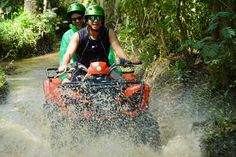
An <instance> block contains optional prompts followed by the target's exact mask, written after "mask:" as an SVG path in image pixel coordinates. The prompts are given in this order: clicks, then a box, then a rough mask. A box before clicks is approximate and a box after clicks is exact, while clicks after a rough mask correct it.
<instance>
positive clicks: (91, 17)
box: [88, 15, 103, 21]
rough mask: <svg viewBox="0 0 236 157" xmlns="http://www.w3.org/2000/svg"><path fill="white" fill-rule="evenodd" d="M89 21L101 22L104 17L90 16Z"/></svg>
mask: <svg viewBox="0 0 236 157" xmlns="http://www.w3.org/2000/svg"><path fill="white" fill-rule="evenodd" d="M88 19H89V20H91V21H95V20H98V21H101V20H102V19H103V17H102V16H94V15H92V16H89V17H88Z"/></svg>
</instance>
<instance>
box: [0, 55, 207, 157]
mask: <svg viewBox="0 0 236 157" xmlns="http://www.w3.org/2000/svg"><path fill="white" fill-rule="evenodd" d="M57 62H58V58H57V54H50V55H46V56H41V57H36V58H32V59H26V60H22V61H19V62H16V63H15V65H16V66H17V70H16V74H13V75H10V76H8V78H7V80H8V82H9V88H10V89H9V90H10V92H9V94H8V96H7V98H6V102H5V103H4V104H1V105H0V143H1V144H0V156H4V157H5V156H7V157H16V156H17V157H51V156H52V154H53V151H52V149H51V139H50V127H49V126H48V125H46V124H45V123H44V122H43V118H44V117H43V116H44V115H43V112H42V106H43V104H44V96H43V90H42V81H43V80H44V79H46V76H45V72H44V71H45V69H46V68H47V67H52V66H56V65H57ZM154 85H155V87H154V88H153V90H152V93H151V98H150V110H151V112H152V113H153V114H154V116H155V118H156V120H157V121H158V123H159V125H160V132H161V144H162V146H161V148H160V150H159V151H153V150H152V149H151V148H150V147H148V146H146V145H142V144H139V145H137V144H134V142H132V141H131V140H129V137H127V136H126V133H123V136H124V138H121V137H120V134H117V133H115V132H114V133H113V132H112V133H109V134H104V135H101V136H98V137H95V136H91V135H89V134H88V132H87V130H86V129H85V130H83V131H82V132H79V133H78V132H76V131H73V130H71V129H70V127H68V128H65V130H64V132H63V133H62V134H60V135H61V137H62V140H64V141H66V142H67V143H66V144H65V145H64V146H63V147H61V148H60V149H58V150H57V156H58V157H68V156H69V157H99V156H107V157H133V156H135V157H144V156H145V157H154V156H155V157H156V156H160V157H170V156H171V157H200V156H201V151H200V147H199V144H200V142H199V138H200V136H201V133H199V132H195V131H193V129H192V124H193V122H196V121H202V120H204V119H205V117H204V114H201V112H200V110H198V109H196V106H195V104H196V102H194V99H193V95H194V90H193V88H187V89H186V88H181V87H179V85H178V84H154ZM68 126H69V124H68Z"/></svg>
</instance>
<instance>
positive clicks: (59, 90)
mask: <svg viewBox="0 0 236 157" xmlns="http://www.w3.org/2000/svg"><path fill="white" fill-rule="evenodd" d="M140 64H141V63H130V62H127V61H122V62H121V63H119V64H113V65H111V66H110V67H109V66H108V65H107V63H106V62H102V61H98V62H92V63H91V64H90V66H89V67H88V68H87V67H85V66H84V65H82V64H81V63H78V62H76V63H71V64H69V65H68V67H67V69H66V71H65V72H66V73H68V74H70V76H71V79H70V80H71V81H69V82H63V83H62V81H61V79H60V78H59V76H60V75H61V74H58V73H57V68H48V69H47V80H45V81H44V83H43V89H44V94H45V99H46V102H45V104H44V108H46V110H47V112H48V114H47V115H50V116H51V121H53V122H55V121H56V119H57V120H58V118H55V117H53V114H52V113H50V112H52V111H54V112H55V111H56V113H60V114H61V115H62V116H61V117H63V118H61V119H60V120H62V119H72V121H73V122H75V124H76V126H80V127H81V126H84V125H86V126H90V130H93V131H91V132H96V133H101V132H104V131H106V130H109V129H114V127H113V126H116V127H115V129H117V128H119V129H121V128H122V129H121V132H122V133H124V131H130V130H131V133H130V134H131V137H133V139H135V142H138V143H142V144H148V145H150V146H151V147H155V148H157V147H158V146H159V144H160V141H159V128H158V123H157V122H156V120H155V119H154V117H153V116H152V114H151V113H150V112H149V110H148V98H149V93H150V87H149V85H148V84H146V83H145V82H143V81H142V79H141V78H142V77H141V74H140V73H137V74H136V73H135V72H136V71H137V67H140V66H138V65H140ZM117 69H123V71H122V75H118V72H117ZM124 69H125V70H124ZM52 73H54V74H52ZM139 74H140V75H139ZM49 108H51V110H49ZM114 124H115V125H114ZM53 127H55V128H56V129H58V125H53ZM104 128H105V129H104ZM108 128H109V129H108ZM130 128H132V129H130ZM94 130H95V131H94ZM109 131H110V130H109ZM109 131H108V132H109Z"/></svg>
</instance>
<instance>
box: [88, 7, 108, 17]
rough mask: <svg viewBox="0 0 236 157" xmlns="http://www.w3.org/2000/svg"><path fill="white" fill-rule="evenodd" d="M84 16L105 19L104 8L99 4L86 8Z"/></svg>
mask: <svg viewBox="0 0 236 157" xmlns="http://www.w3.org/2000/svg"><path fill="white" fill-rule="evenodd" d="M84 15H85V16H90V15H97V16H103V17H104V16H105V14H104V10H103V8H102V7H100V6H99V5H97V4H95V5H91V6H88V7H87V8H86V11H85V14H84Z"/></svg>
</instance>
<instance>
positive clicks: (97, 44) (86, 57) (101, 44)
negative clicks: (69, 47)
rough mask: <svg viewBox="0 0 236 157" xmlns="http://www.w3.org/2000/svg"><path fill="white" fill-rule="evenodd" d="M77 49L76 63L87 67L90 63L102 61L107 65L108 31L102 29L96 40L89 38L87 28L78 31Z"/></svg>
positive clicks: (104, 28)
mask: <svg viewBox="0 0 236 157" xmlns="http://www.w3.org/2000/svg"><path fill="white" fill-rule="evenodd" d="M78 34H79V40H80V41H79V47H78V51H77V52H78V57H77V61H78V62H80V63H82V64H83V65H85V66H86V67H89V65H90V63H91V62H94V61H104V62H107V63H108V54H109V48H110V42H109V29H108V28H106V27H102V28H101V29H100V33H99V35H98V37H97V39H96V40H92V39H90V38H89V32H88V27H85V28H82V29H81V30H79V31H78Z"/></svg>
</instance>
